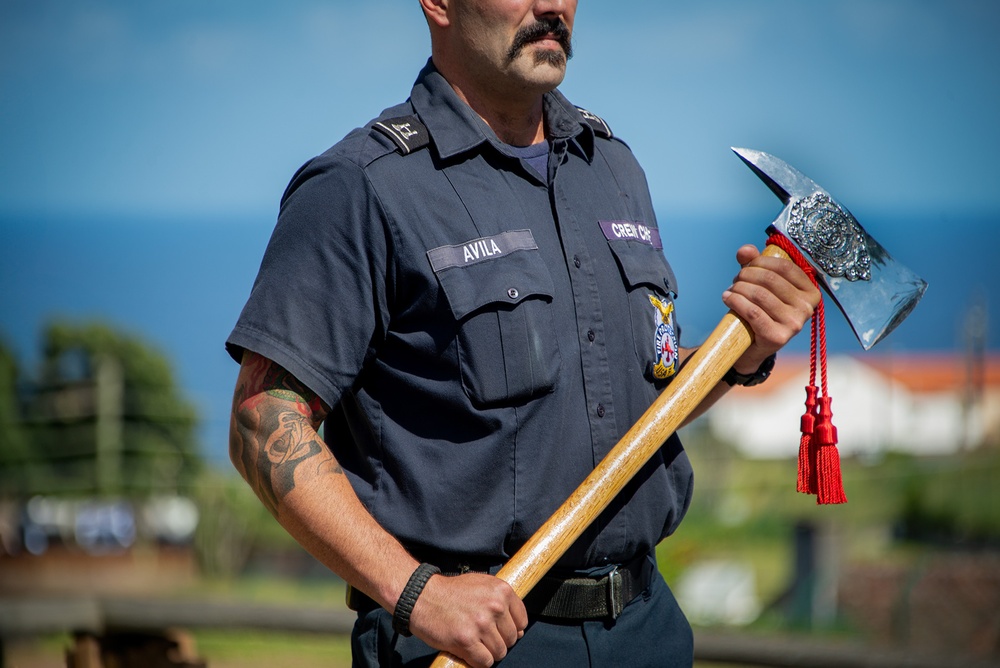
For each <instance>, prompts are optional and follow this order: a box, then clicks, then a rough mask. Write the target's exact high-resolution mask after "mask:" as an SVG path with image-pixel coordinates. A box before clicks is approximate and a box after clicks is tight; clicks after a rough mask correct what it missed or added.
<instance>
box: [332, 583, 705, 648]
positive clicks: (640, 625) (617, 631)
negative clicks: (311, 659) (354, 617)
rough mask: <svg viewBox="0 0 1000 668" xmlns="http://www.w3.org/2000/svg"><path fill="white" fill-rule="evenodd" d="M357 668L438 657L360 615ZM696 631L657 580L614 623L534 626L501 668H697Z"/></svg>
mask: <svg viewBox="0 0 1000 668" xmlns="http://www.w3.org/2000/svg"><path fill="white" fill-rule="evenodd" d="M351 649H352V651H353V654H354V662H353V666H354V667H355V668H389V667H392V668H423V667H425V666H429V665H430V664H431V662H432V661H433V660H434V657H436V656H437V651H435V650H434V649H432V648H430V647H429V646H427V645H426V644H425V643H424V642H423V641H421V640H419V639H418V638H416V637H411V638H404V637H402V636H400V635H399V634H397V633H396V632H394V631H393V630H392V617H391V616H390V615H389V613H387V612H386V611H385V610H383V609H382V608H376V609H375V610H372V611H370V612H368V613H365V614H359V615H358V621H357V623H356V624H355V626H354V633H353V634H352V636H351ZM693 653H694V639H693V636H692V633H691V626H690V625H689V624H688V621H687V619H686V618H685V617H684V613H683V612H681V609H680V607H679V606H678V605H677V600H676V599H675V598H674V595H673V593H672V592H671V591H670V588H669V587H667V583H666V582H664V581H663V578H662V577H661V576H660V574H659V573H654V574H653V580H652V582H651V584H650V586H649V589H648V590H647V591H645V592H643V593H642V594H641V595H639V596H638V597H636V598H635V600H633V601H632V602H631V603H629V604H628V605H627V606H626V607H625V609H624V610H623V611H622V614H621V615H619V616H618V619H616V620H614V621H610V620H609V621H593V622H576V623H552V622H547V621H542V620H531V621H530V623H529V624H528V629H527V631H526V632H525V634H524V637H523V638H521V639H520V640H519V641H518V642H517V644H516V645H514V647H512V648H511V650H510V652H509V653H508V654H507V656H506V657H505V658H504V659H503V660H502V661H500V662H499V663H497V664H495V665H496V666H498V667H499V668H537V667H538V666H544V667H545V668H615V667H617V666H628V667H629V668H643V667H645V668H691V665H692V663H693V662H694V657H693Z"/></svg>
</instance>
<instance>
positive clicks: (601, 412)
mask: <svg viewBox="0 0 1000 668" xmlns="http://www.w3.org/2000/svg"><path fill="white" fill-rule="evenodd" d="M597 417H604V404H597Z"/></svg>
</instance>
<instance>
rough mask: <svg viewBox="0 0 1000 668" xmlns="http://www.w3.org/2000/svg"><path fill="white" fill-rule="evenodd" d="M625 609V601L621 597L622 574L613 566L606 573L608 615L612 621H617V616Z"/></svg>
mask: <svg viewBox="0 0 1000 668" xmlns="http://www.w3.org/2000/svg"><path fill="white" fill-rule="evenodd" d="M623 609H625V600H624V597H623V596H622V574H621V573H620V572H619V571H618V567H617V566H615V567H614V569H612V571H611V572H610V573H608V613H609V614H610V615H611V619H612V621H613V620H615V619H618V615H620V614H621V612H622V610H623Z"/></svg>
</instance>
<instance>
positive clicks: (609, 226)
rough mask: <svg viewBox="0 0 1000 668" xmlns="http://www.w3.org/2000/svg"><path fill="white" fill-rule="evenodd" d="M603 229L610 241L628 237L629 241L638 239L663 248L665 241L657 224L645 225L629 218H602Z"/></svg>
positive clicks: (640, 241)
mask: <svg viewBox="0 0 1000 668" xmlns="http://www.w3.org/2000/svg"><path fill="white" fill-rule="evenodd" d="M599 222H600V224H601V231H602V232H604V238H605V239H607V240H608V241H612V240H614V239H626V240H628V241H638V242H639V243H641V244H646V245H647V246H652V247H653V248H657V249H660V250H662V249H663V241H662V240H661V239H660V231H659V230H658V229H656V227H655V226H653V227H651V226H649V225H643V224H642V223H630V222H629V221H627V220H602V221H599Z"/></svg>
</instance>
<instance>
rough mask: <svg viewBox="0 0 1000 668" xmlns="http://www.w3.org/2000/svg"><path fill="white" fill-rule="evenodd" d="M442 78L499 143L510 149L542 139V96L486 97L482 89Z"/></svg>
mask: <svg viewBox="0 0 1000 668" xmlns="http://www.w3.org/2000/svg"><path fill="white" fill-rule="evenodd" d="M442 75H443V76H444V77H445V79H446V80H447V81H448V83H449V84H450V85H451V87H452V88H453V89H454V91H455V93H456V94H457V95H458V97H459V99H461V100H462V101H463V102H465V103H466V104H467V105H469V107H470V108H471V109H472V110H473V111H474V112H476V114H478V115H479V117H480V118H482V119H483V121H485V122H486V124H487V125H489V126H490V129H491V130H493V132H494V133H496V136H497V138H498V139H500V141H502V142H504V143H506V144H510V145H511V146H530V145H532V144H537V143H539V142H541V141H544V140H545V118H544V106H543V97H542V95H541V94H537V93H532V94H525V95H521V96H518V95H507V94H493V95H491V94H489V93H488V92H484V91H483V90H482V89H483V87H481V86H474V85H469V84H466V83H465V82H462V81H456V80H454V79H452V78H449V77H448V75H447V73H445V72H442Z"/></svg>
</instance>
